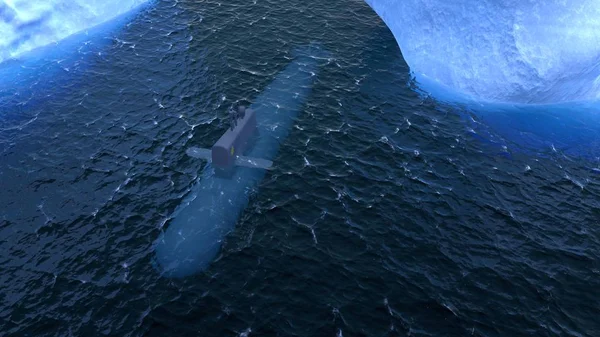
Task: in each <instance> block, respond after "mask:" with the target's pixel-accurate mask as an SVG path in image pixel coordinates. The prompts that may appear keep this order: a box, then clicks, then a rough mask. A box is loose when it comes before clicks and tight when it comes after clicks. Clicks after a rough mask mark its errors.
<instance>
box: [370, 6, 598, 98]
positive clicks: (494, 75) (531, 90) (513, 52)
mask: <svg viewBox="0 0 600 337" xmlns="http://www.w3.org/2000/svg"><path fill="white" fill-rule="evenodd" d="M366 2H367V3H368V4H369V5H370V6H371V7H372V8H373V10H374V11H375V12H376V13H377V14H378V15H379V16H380V17H381V18H382V20H383V21H384V22H385V23H386V25H387V26H388V27H389V29H390V30H391V31H392V33H393V34H394V37H395V39H396V41H397V42H398V45H399V46H400V49H401V51H402V55H403V57H404V59H405V61H406V63H407V64H408V66H409V67H410V69H411V71H412V73H413V74H414V77H415V78H416V80H417V82H419V83H420V84H421V85H422V86H423V88H424V89H428V88H427V87H428V86H430V87H436V88H435V90H436V91H439V89H440V88H442V89H443V90H442V92H445V93H446V94H448V93H453V94H456V95H459V96H460V95H464V96H467V97H470V98H474V99H475V100H480V101H488V102H502V103H519V104H553V103H564V102H574V101H584V102H585V101H597V100H598V98H600V1H597V0H546V1H542V0H457V1H447V0H366Z"/></svg>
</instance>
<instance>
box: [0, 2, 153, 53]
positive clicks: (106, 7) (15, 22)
mask: <svg viewBox="0 0 600 337" xmlns="http://www.w3.org/2000/svg"><path fill="white" fill-rule="evenodd" d="M147 1H148V0H88V1H86V0H0V32H1V34H0V63H1V62H3V61H5V60H7V59H11V58H18V57H19V56H21V55H23V54H25V53H27V52H29V51H32V50H35V49H37V48H40V47H43V46H46V45H50V44H52V43H57V42H59V41H60V40H63V39H65V38H67V37H69V36H71V35H73V34H76V33H78V32H82V31H85V30H86V29H89V28H92V27H95V26H97V25H100V24H103V23H105V22H108V21H110V20H111V19H114V18H116V17H117V16H120V15H122V14H125V13H127V12H129V11H131V10H133V9H136V8H138V7H139V6H141V5H142V4H144V3H146V2H147Z"/></svg>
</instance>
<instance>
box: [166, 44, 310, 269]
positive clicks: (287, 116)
mask: <svg viewBox="0 0 600 337" xmlns="http://www.w3.org/2000/svg"><path fill="white" fill-rule="evenodd" d="M319 51H320V49H318V48H317V47H315V46H310V47H307V48H305V49H301V50H298V51H297V53H296V57H295V58H294V59H293V60H292V62H291V63H290V64H288V65H287V66H286V68H285V69H284V70H282V71H281V72H280V73H279V74H278V75H277V77H276V78H275V79H274V80H273V82H271V83H270V85H269V86H267V88H266V89H265V91H264V92H263V93H262V94H261V95H259V96H258V97H257V98H256V99H255V100H254V103H253V104H252V105H251V106H250V108H251V109H252V110H254V111H255V114H256V128H257V134H258V135H257V137H256V140H255V141H254V142H253V144H252V147H251V148H250V149H248V150H247V151H246V153H245V155H246V156H248V157H253V158H260V159H265V160H273V159H274V157H275V156H276V155H277V152H278V151H279V146H280V144H281V143H282V142H283V141H284V140H285V139H286V137H287V135H288V134H289V131H290V130H291V128H292V127H293V124H294V121H295V118H296V116H297V115H298V113H299V112H300V110H301V108H302V106H303V104H304V103H305V101H306V100H307V98H308V96H309V94H310V91H311V88H312V86H313V83H314V81H315V79H316V74H317V71H318V58H317V57H315V56H317V55H316V53H317V52H319ZM264 175H265V170H263V169H259V168H250V167H240V166H238V167H235V169H234V171H233V173H232V174H231V175H230V176H228V177H225V176H222V175H219V174H218V172H216V171H215V168H214V166H213V165H212V164H211V163H208V164H206V166H205V167H204V169H203V171H202V174H201V175H200V177H199V180H198V181H197V182H196V183H195V185H194V186H193V188H192V190H191V192H190V194H189V195H188V196H187V197H186V198H185V199H184V202H183V204H182V205H180V206H179V207H178V208H177V209H176V210H175V212H174V214H173V216H172V221H171V222H170V224H169V226H168V227H167V229H166V230H165V231H164V232H163V233H162V234H161V236H160V237H159V239H158V240H157V242H156V246H155V252H156V255H155V266H156V267H158V269H159V271H160V272H161V273H162V274H163V276H167V277H185V276H188V275H192V274H195V273H197V272H201V271H203V270H205V269H206V268H207V267H208V266H209V265H210V263H211V262H212V261H213V260H214V258H215V257H216V255H217V254H218V252H219V250H220V248H221V243H222V241H223V239H224V237H225V235H227V233H229V232H230V231H231V230H232V229H233V228H234V227H235V225H236V223H237V222H238V219H239V217H240V215H241V213H242V211H243V210H244V209H245V208H246V206H247V205H248V200H249V195H250V191H252V190H253V189H254V188H255V187H256V186H257V185H258V183H259V182H260V181H261V180H262V178H263V177H264Z"/></svg>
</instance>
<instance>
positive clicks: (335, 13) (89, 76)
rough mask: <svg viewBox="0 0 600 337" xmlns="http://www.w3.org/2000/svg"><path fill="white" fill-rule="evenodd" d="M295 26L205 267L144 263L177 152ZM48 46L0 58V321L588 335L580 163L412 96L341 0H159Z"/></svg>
mask: <svg viewBox="0 0 600 337" xmlns="http://www.w3.org/2000/svg"><path fill="white" fill-rule="evenodd" d="M310 42H318V43H320V44H321V45H322V46H323V47H324V48H325V49H327V50H328V51H329V52H330V53H331V60H330V61H329V62H328V63H327V64H326V65H325V66H323V67H322V69H321V71H320V73H319V75H318V76H319V77H318V79H317V82H316V84H315V86H314V87H313V90H312V94H311V96H310V98H309V100H308V102H307V104H306V105H305V107H304V109H303V112H302V113H301V115H300V117H299V119H298V121H297V123H296V126H295V129H294V130H293V131H292V132H291V134H290V137H289V138H288V139H287V140H286V142H285V143H284V144H282V147H281V150H280V152H279V156H278V157H277V158H276V160H275V163H276V168H275V169H274V170H273V171H270V172H268V173H267V175H266V178H265V180H263V182H262V183H261V184H260V186H259V189H260V193H258V194H257V195H255V196H253V198H252V199H251V200H250V204H249V206H248V208H247V209H246V210H245V212H244V213H243V215H242V217H241V219H240V221H239V223H238V225H237V227H236V228H235V230H234V231H233V232H231V233H230V234H229V235H228V236H227V237H226V241H225V243H224V245H223V248H222V250H221V253H220V254H219V256H218V258H217V259H216V261H215V262H213V264H212V265H211V266H210V268H209V269H208V270H207V271H206V272H204V273H201V274H198V275H195V276H192V277H188V278H184V279H168V278H164V277H161V275H160V274H159V273H157V271H156V270H155V269H154V268H153V267H152V263H151V261H152V258H153V248H152V247H153V243H154V241H155V240H156V239H157V238H158V236H159V234H160V232H161V231H162V230H164V229H165V228H166V227H167V226H168V225H169V217H170V215H171V214H172V212H173V211H174V209H175V208H176V207H177V206H178V205H179V204H180V203H181V202H182V200H183V199H184V198H185V196H186V194H187V193H188V191H189V189H190V188H191V186H192V185H193V183H194V181H195V180H196V179H197V177H198V172H199V170H201V168H202V163H201V162H199V161H198V160H195V159H192V158H189V157H187V156H185V154H184V151H185V149H186V148H187V147H189V146H204V147H206V146H210V145H211V144H212V143H213V142H214V140H215V139H217V138H218V137H219V136H220V135H221V134H222V133H223V131H224V130H225V128H226V127H227V124H226V123H225V121H224V116H225V110H226V108H227V107H229V105H230V104H231V103H233V102H237V101H242V102H252V99H253V97H256V96H257V95H258V94H259V93H260V92H262V90H263V89H264V88H265V86H266V85H267V84H268V83H269V82H270V81H271V80H272V79H273V78H274V77H275V75H276V74H277V73H278V72H279V71H280V70H281V69H283V68H284V67H285V65H286V64H287V63H288V62H289V59H290V57H291V56H290V55H291V53H292V50H293V49H294V48H295V47H296V46H301V45H305V44H308V43H310ZM56 48H57V49H56V50H55V51H54V52H52V53H50V54H48V55H47V56H45V58H42V59H37V60H34V61H29V62H24V63H18V62H16V61H15V62H11V63H9V64H8V65H7V64H3V65H0V74H2V75H3V76H4V77H3V78H0V181H1V185H0V186H1V188H0V336H96V335H98V336H100V335H105V336H344V337H348V336H600V322H599V320H598V317H599V314H600V261H599V259H600V230H599V229H598V225H599V223H600V199H599V197H600V175H599V174H598V173H595V172H594V171H593V170H590V167H594V165H597V164H596V163H594V162H590V159H589V158H582V157H578V156H570V155H567V154H565V153H562V152H561V151H549V152H544V153H531V151H524V150H523V151H522V149H520V148H519V146H518V145H511V146H508V147H506V145H502V146H499V145H497V144H498V142H495V141H494V139H497V138H499V137H500V135H498V134H495V133H494V129H493V128H490V127H488V126H487V125H486V124H485V121H479V120H477V117H476V116H474V115H472V114H470V113H469V111H468V110H465V109H462V108H457V107H455V106H452V105H447V104H444V103H442V102H439V101H436V100H435V99H432V98H428V97H426V96H423V95H420V94H418V90H417V88H415V86H414V84H413V83H412V82H411V79H410V73H409V69H408V67H407V65H406V63H405V62H404V60H403V58H402V54H401V51H400V50H399V48H398V46H397V44H396V42H395V40H394V38H393V36H392V34H391V33H390V32H389V30H388V29H387V28H386V26H385V25H384V24H383V23H382V22H381V21H380V20H379V18H378V17H377V16H376V14H375V13H374V12H373V11H372V10H371V9H370V8H369V7H368V6H367V5H366V4H365V3H364V2H363V1H359V0H344V1H342V0H332V1H312V0H308V1H307V0H304V1H299V0H288V1H273V0H268V1H262V0H258V1H239V0H237V1H228V2H216V1H188V0H184V1H175V2H173V1H158V2H157V3H154V4H152V5H151V6H149V7H148V8H145V9H143V10H142V11H141V12H140V13H137V14H135V15H133V17H130V18H128V20H127V21H125V22H123V24H122V25H121V26H120V28H118V29H110V30H109V29H106V30H100V31H99V32H96V34H95V35H90V36H89V37H88V36H79V37H75V38H73V39H71V40H69V41H67V42H65V43H64V44H61V45H60V46H58V47H56ZM10 67H13V68H10ZM15 67H16V68H15ZM11 69H12V70H11ZM14 69H17V70H14ZM7 74H10V76H8V75H7ZM473 125H476V129H473V128H474V126H473ZM599 138H600V137H599Z"/></svg>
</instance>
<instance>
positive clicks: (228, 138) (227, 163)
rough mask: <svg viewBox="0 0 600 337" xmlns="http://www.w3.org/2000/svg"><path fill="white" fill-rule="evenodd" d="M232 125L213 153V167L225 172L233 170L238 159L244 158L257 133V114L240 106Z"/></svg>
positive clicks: (213, 148) (214, 146) (232, 119)
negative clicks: (251, 140) (239, 157)
mask: <svg viewBox="0 0 600 337" xmlns="http://www.w3.org/2000/svg"><path fill="white" fill-rule="evenodd" d="M231 123H232V125H231V126H230V127H229V128H227V131H226V132H225V133H224V134H223V136H221V138H219V140H218V141H217V142H216V143H215V145H213V147H212V151H211V159H212V163H213V165H214V166H215V167H216V168H219V169H223V170H228V169H231V168H232V167H233V166H234V164H235V159H236V157H238V156H242V155H243V154H244V151H246V149H247V146H248V143H249V141H250V139H251V138H252V136H253V135H254V134H255V133H256V114H255V112H254V110H252V109H246V107H244V106H239V107H238V109H237V112H234V116H233V117H232V118H231Z"/></svg>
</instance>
